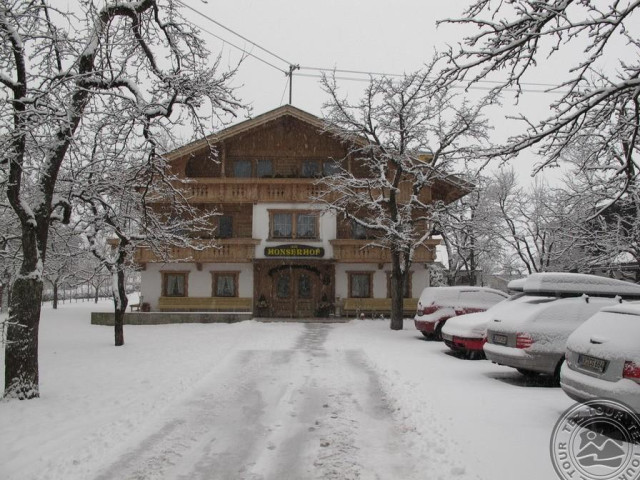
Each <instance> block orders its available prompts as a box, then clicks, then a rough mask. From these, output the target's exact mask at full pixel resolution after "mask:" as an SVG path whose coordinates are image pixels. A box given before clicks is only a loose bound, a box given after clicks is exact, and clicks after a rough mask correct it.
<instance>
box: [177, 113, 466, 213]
mask: <svg viewBox="0 0 640 480" xmlns="http://www.w3.org/2000/svg"><path fill="white" fill-rule="evenodd" d="M285 116H291V117H294V118H296V119H298V120H300V121H302V122H304V123H307V124H309V125H311V126H312V127H313V128H315V129H317V130H318V131H323V130H326V129H327V125H326V124H325V122H324V121H323V120H322V119H321V118H319V117H317V116H315V115H313V114H311V113H309V112H305V111H304V110H301V109H299V108H297V107H294V106H293V105H283V106H280V107H278V108H275V109H273V110H270V111H268V112H265V113H263V114H261V115H258V116H257V117H253V118H249V119H247V120H244V121H242V122H240V123H237V124H235V125H232V126H230V127H227V128H225V129H223V130H221V131H220V132H217V133H213V134H211V135H207V136H206V137H204V138H202V139H200V140H195V141H193V142H191V143H188V144H186V145H183V146H182V147H179V148H177V149H175V150H173V151H171V152H169V153H168V154H167V155H166V157H167V159H168V160H169V161H170V162H171V161H173V160H176V159H178V158H181V157H184V156H185V155H189V154H191V153H194V152H196V151H198V150H200V149H201V148H204V147H206V146H209V145H213V144H215V143H219V142H222V141H224V140H226V139H228V138H231V137H234V136H236V135H239V134H241V133H244V132H246V131H248V130H251V129H253V128H256V127H259V126H262V125H265V124H267V123H269V122H271V121H273V120H277V119H278V118H282V117H285ZM363 142H364V140H363ZM425 163H427V162H425ZM435 181H436V182H438V183H440V182H442V184H446V185H447V186H448V187H450V188H451V190H450V192H449V193H450V198H449V199H448V201H447V203H449V202H453V201H455V200H458V199H460V198H462V197H463V196H465V195H466V194H468V193H469V192H471V190H473V188H475V186H474V185H473V184H472V183H469V182H468V181H466V180H464V179H462V178H461V177H460V176H458V175H455V174H445V175H438V176H437V178H436V180H435ZM442 184H441V185H442Z"/></svg>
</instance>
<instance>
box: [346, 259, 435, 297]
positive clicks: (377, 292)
mask: <svg viewBox="0 0 640 480" xmlns="http://www.w3.org/2000/svg"><path fill="white" fill-rule="evenodd" d="M390 271H391V268H390V265H389V264H385V265H384V267H383V268H382V269H379V268H378V266H377V265H372V264H367V263H364V264H363V263H338V264H336V299H337V297H340V298H341V299H342V298H347V297H348V296H349V276H348V273H350V272H373V298H386V297H387V273H388V272H390ZM411 272H412V282H411V297H413V298H418V297H419V296H420V293H421V292H422V290H423V289H424V288H425V287H428V286H429V271H428V270H427V269H426V268H425V267H424V265H422V264H417V265H413V266H412V267H411Z"/></svg>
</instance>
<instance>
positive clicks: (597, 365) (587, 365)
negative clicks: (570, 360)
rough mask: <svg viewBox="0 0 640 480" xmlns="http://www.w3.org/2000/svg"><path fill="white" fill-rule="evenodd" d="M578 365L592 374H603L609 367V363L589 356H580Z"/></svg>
mask: <svg viewBox="0 0 640 480" xmlns="http://www.w3.org/2000/svg"><path fill="white" fill-rule="evenodd" d="M578 365H580V366H581V367H582V368H584V369H586V370H591V371H592V372H597V373H603V372H604V369H605V368H606V367H607V361H606V360H602V359H601V358H595V357H590V356H589V355H578Z"/></svg>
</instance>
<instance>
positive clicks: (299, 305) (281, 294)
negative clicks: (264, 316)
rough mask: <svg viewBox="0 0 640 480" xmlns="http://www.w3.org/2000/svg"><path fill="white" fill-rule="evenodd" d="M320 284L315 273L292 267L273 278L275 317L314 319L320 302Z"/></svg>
mask: <svg viewBox="0 0 640 480" xmlns="http://www.w3.org/2000/svg"><path fill="white" fill-rule="evenodd" d="M319 291H320V282H319V278H318V275H317V274H315V273H314V272H313V271H310V270H307V269H304V268H300V267H297V268H295V267H290V268H287V269H283V270H280V271H279V272H277V273H276V274H275V275H274V278H273V292H272V296H271V298H273V315H274V316H276V317H285V318H293V317H313V316H315V314H316V309H317V305H318V301H319V298H318V296H319Z"/></svg>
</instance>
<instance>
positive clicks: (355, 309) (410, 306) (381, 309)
mask: <svg viewBox="0 0 640 480" xmlns="http://www.w3.org/2000/svg"><path fill="white" fill-rule="evenodd" d="M402 304H403V305H402V306H403V308H402V311H403V314H404V315H407V316H411V317H413V315H415V313H416V308H418V299H417V298H405V299H404V300H403V301H402ZM361 313H364V314H368V315H379V314H386V315H389V314H390V313H391V299H390V298H345V299H344V303H343V304H342V315H347V316H351V315H360V314H361Z"/></svg>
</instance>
